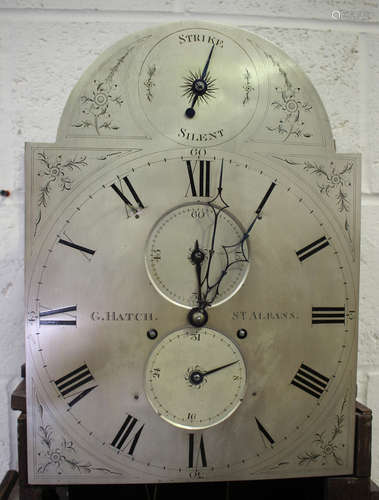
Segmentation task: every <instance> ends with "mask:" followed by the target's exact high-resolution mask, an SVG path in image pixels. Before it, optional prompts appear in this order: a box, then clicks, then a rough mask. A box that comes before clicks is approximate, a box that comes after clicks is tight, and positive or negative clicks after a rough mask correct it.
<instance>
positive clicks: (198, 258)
mask: <svg viewBox="0 0 379 500" xmlns="http://www.w3.org/2000/svg"><path fill="white" fill-rule="evenodd" d="M204 258H205V255H204V252H202V251H201V250H200V248H199V242H198V240H196V241H195V247H194V250H193V252H192V253H191V260H192V262H193V263H194V264H195V269H196V278H197V303H198V306H199V307H201V305H202V302H203V297H202V293H201V265H202V263H203V261H204Z"/></svg>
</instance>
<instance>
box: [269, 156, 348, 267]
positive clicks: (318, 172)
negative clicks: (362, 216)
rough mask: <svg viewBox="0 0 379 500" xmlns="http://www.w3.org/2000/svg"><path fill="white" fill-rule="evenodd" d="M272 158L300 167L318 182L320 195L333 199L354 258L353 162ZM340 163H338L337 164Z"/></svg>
mask: <svg viewBox="0 0 379 500" xmlns="http://www.w3.org/2000/svg"><path fill="white" fill-rule="evenodd" d="M272 156H273V158H276V159H277V160H281V161H282V162H284V163H285V164H286V165H289V166H291V167H302V169H303V171H304V172H306V173H307V174H309V175H314V176H316V177H317V178H318V179H320V182H317V188H318V190H319V192H320V194H322V195H324V196H325V197H327V198H333V199H334V203H335V206H336V208H337V212H338V213H339V214H340V217H341V218H342V225H343V229H344V234H345V238H346V240H347V242H348V244H349V246H350V248H351V250H352V253H353V258H354V245H353V237H352V230H351V205H352V200H351V199H350V194H351V193H349V191H350V187H351V186H352V183H353V179H352V175H353V168H354V160H351V159H345V160H344V161H343V163H342V165H341V164H339V165H338V164H337V161H333V160H331V161H330V162H329V164H327V162H321V161H316V160H314V161H310V160H301V161H296V160H294V159H289V158H284V157H280V156H277V155H272ZM338 163H340V162H338Z"/></svg>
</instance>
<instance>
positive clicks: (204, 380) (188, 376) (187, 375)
mask: <svg viewBox="0 0 379 500" xmlns="http://www.w3.org/2000/svg"><path fill="white" fill-rule="evenodd" d="M203 372H204V370H202V369H201V368H200V366H199V365H196V366H193V367H191V368H188V369H187V370H186V373H185V375H184V379H185V381H186V382H187V385H188V386H189V387H194V388H195V389H200V388H201V387H203V386H204V384H206V383H207V382H208V380H207V378H206V377H203V378H202V380H201V382H200V383H196V384H194V383H193V382H192V381H191V375H192V374H193V373H203Z"/></svg>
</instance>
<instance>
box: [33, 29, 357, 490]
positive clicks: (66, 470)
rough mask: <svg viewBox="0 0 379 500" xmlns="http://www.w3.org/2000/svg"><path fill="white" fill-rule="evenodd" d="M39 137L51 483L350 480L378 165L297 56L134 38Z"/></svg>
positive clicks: (45, 431) (155, 36)
mask: <svg viewBox="0 0 379 500" xmlns="http://www.w3.org/2000/svg"><path fill="white" fill-rule="evenodd" d="M58 138H59V143H58V144H56V145H46V144H35V145H34V144H32V145H28V146H27V148H26V164H27V169H26V172H27V176H26V193H27V200H26V210H27V213H26V226H27V239H26V351H27V370H26V373H27V384H26V387H27V403H28V440H29V441H28V454H29V455H28V464H29V465H28V466H29V481H30V483H32V484H48V483H51V484H54V483H55V482H59V483H62V484H71V483H94V484H102V483H123V484H127V483H155V482H186V481H216V480H217V481H224V480H227V481H229V480H250V479H254V478H256V477H257V478H262V479H263V478H279V477H302V476H320V475H329V476H331V475H338V474H345V475H346V474H350V473H351V472H352V470H353V451H352V449H353V447H352V445H351V443H350V441H349V439H350V437H351V436H352V435H353V429H354V396H355V393H354V391H355V380H356V377H355V373H356V353H357V335H356V333H357V304H358V276H359V266H358V263H359V241H358V240H359V238H358V234H359V223H358V221H359V204H358V203H357V200H359V158H358V157H357V155H337V154H335V153H334V146H333V138H332V134H331V130H330V126H329V122H328V118H327V116H326V113H325V110H324V108H323V105H322V103H321V101H320V99H319V97H318V95H317V92H316V91H315V89H314V88H313V87H312V85H311V83H310V82H309V81H308V79H307V78H306V76H305V75H304V74H303V72H302V71H301V69H300V68H298V67H297V65H296V64H295V63H294V62H293V61H291V60H290V59H289V58H288V57H287V56H286V55H285V54H283V53H282V52H281V51H280V50H279V49H278V48H276V47H274V46H273V45H272V44H270V43H269V42H267V41H265V40H263V39H261V38H259V37H257V36H256V35H254V34H252V33H250V32H248V31H244V30H239V29H236V28H232V27H225V26H221V25H215V24H209V23H203V22H192V21H191V22H179V23H173V24H172V25H165V26H161V27H154V28H151V29H147V30H145V31H143V32H141V33H139V34H135V35H130V36H129V37H126V38H125V39H124V40H121V41H120V42H119V43H118V44H116V45H115V46H114V47H112V48H111V49H109V50H108V51H106V52H105V53H104V54H103V55H102V56H100V58H99V59H98V60H97V61H95V62H94V63H93V65H92V66H91V67H90V68H89V69H88V71H87V72H86V73H85V74H84V75H83V77H82V78H81V80H80V81H79V82H78V84H77V85H76V87H75V89H74V90H73V92H72V93H71V95H70V97H69V99H68V102H67V105H66V107H65V110H64V112H63V114H62V119H61V123H60V127H59V131H58Z"/></svg>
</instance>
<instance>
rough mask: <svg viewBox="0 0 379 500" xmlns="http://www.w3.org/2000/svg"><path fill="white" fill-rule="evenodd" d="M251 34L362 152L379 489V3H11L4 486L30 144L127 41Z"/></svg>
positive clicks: (4, 178)
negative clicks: (160, 31) (91, 70)
mask: <svg viewBox="0 0 379 500" xmlns="http://www.w3.org/2000/svg"><path fill="white" fill-rule="evenodd" d="M191 18H192V19H202V20H209V21H215V22H219V23H225V24H232V25H236V26H240V27H243V28H246V29H249V30H252V31H255V32H257V33H258V34H261V35H262V36H264V37H266V38H268V39H269V40H271V41H273V42H275V43H276V44H278V45H279V46H280V47H282V48H283V49H284V50H285V51H286V52H287V53H288V54H289V55H290V56H292V57H293V58H294V59H295V60H296V61H297V62H298V63H299V64H300V65H301V66H302V67H303V68H304V69H305V71H306V72H307V74H308V76H309V77H310V78H311V80H312V82H313V83H314V85H315V86H316V88H317V90H318V92H319V93H320V95H321V98H322V99H323V101H324V104H325V106H326V109H327V112H328V114H329V117H330V119H331V123H332V127H333V131H334V135H335V138H336V143H337V151H338V152H361V153H362V155H363V182H362V192H363V207H362V259H361V295H360V311H361V313H360V341H359V370H358V398H359V400H360V401H362V402H363V403H365V404H367V405H368V406H369V407H370V408H372V409H373V410H374V440H373V471H372V477H373V479H374V480H376V481H377V482H379V326H378V324H377V321H376V314H377V304H378V302H379V286H378V279H379V252H378V250H379V223H378V222H379V140H378V139H379V0H235V1H227V0H189V1H187V2H186V1H184V0H81V1H80V0H0V144H1V148H0V189H9V190H10V191H11V193H12V194H11V196H10V197H9V198H0V325H1V327H0V360H1V363H0V480H1V478H2V477H3V476H4V474H5V473H6V471H7V470H8V469H9V468H12V469H17V454H16V443H17V439H16V418H17V415H16V413H17V412H11V411H10V394H11V392H12V390H13V389H14V387H15V386H16V385H17V383H18V382H19V380H20V378H19V373H20V365H21V364H22V363H23V362H24V340H23V335H24V332H23V296H24V289H23V232H24V218H23V213H24V205H23V199H24V177H23V147H24V142H25V141H36V142H43V141H47V142H54V141H55V136H56V129H57V125H58V121H59V117H60V115H61V112H62V109H63V106H64V103H65V101H66V99H67V97H68V94H69V92H70V90H71V89H72V87H73V85H74V84H75V82H76V81H77V79H78V78H79V77H80V75H81V74H82V72H83V71H84V70H85V69H86V67H87V66H88V65H89V64H90V63H91V62H92V61H93V60H94V59H95V58H96V56H97V55H99V54H100V53H101V52H102V51H103V50H104V49H105V48H106V47H108V46H110V45H111V44H113V43H114V42H116V41H117V40H119V39H120V38H121V37H123V36H124V35H126V34H128V33H131V32H134V31H136V30H139V29H142V28H144V27H148V26H151V25H153V24H157V23H165V22H170V21H175V20H180V19H191Z"/></svg>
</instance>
